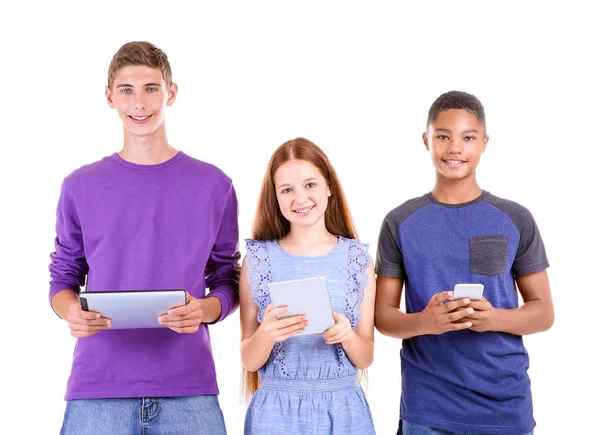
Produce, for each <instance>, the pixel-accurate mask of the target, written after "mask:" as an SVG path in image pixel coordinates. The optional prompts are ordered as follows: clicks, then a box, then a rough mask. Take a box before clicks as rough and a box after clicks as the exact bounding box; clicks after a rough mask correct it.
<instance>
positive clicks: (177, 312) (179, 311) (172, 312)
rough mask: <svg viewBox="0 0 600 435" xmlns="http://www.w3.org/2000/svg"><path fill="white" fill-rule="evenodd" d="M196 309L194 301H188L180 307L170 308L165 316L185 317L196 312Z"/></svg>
mask: <svg viewBox="0 0 600 435" xmlns="http://www.w3.org/2000/svg"><path fill="white" fill-rule="evenodd" d="M197 309H198V305H197V304H196V303H195V302H194V301H191V302H189V301H188V302H187V303H186V304H185V305H182V306H181V307H177V308H171V309H169V310H167V313H166V314H168V315H169V316H187V315H189V314H190V313H191V312H193V311H196V310H197Z"/></svg>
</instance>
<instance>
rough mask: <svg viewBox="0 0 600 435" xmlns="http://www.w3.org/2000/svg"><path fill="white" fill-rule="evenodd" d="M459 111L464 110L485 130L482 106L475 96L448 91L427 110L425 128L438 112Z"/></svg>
mask: <svg viewBox="0 0 600 435" xmlns="http://www.w3.org/2000/svg"><path fill="white" fill-rule="evenodd" d="M451 109H459V110H466V111H467V112H469V113H470V114H472V115H474V116H475V117H476V118H477V121H479V122H480V123H481V124H483V126H484V128H485V111H484V110H483V104H481V101H479V99H478V98H477V97H476V96H475V95H471V94H468V93H466V92H461V91H450V92H446V93H445V94H442V95H440V96H439V97H437V99H436V100H435V101H434V102H433V104H432V105H431V107H430V108H429V116H427V127H429V126H430V125H431V124H432V123H433V121H435V118H437V116H438V115H439V113H440V112H444V111H446V110H451Z"/></svg>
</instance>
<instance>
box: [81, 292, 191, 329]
mask: <svg viewBox="0 0 600 435" xmlns="http://www.w3.org/2000/svg"><path fill="white" fill-rule="evenodd" d="M79 300H80V301H81V308H82V309H83V310H85V311H97V312H99V313H100V314H102V317H108V318H110V319H111V320H112V327H111V328H110V329H134V328H166V326H164V325H161V324H160V323H158V319H157V317H158V316H159V315H161V314H164V313H166V312H167V310H168V309H170V308H175V307H178V306H181V305H185V290H133V291H86V292H81V293H80V294H79Z"/></svg>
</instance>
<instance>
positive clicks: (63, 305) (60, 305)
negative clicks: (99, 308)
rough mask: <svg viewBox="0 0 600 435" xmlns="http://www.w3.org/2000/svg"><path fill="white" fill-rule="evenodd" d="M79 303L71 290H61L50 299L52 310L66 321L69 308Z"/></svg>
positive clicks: (75, 294)
mask: <svg viewBox="0 0 600 435" xmlns="http://www.w3.org/2000/svg"><path fill="white" fill-rule="evenodd" d="M78 303H79V296H78V295H77V293H75V292H74V291H73V290H61V291H59V292H58V293H56V294H55V295H54V296H53V297H52V309H53V310H54V312H55V313H56V314H58V315H59V316H60V317H61V318H63V319H66V318H67V313H68V312H69V307H70V306H71V305H73V304H78Z"/></svg>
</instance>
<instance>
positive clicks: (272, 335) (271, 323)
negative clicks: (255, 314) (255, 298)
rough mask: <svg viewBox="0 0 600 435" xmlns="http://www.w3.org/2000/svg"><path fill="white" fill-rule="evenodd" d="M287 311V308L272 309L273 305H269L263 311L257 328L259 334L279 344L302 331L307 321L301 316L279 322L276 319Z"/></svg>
mask: <svg viewBox="0 0 600 435" xmlns="http://www.w3.org/2000/svg"><path fill="white" fill-rule="evenodd" d="M287 310H288V308H287V307H277V308H274V307H273V304H269V305H268V306H267V309H266V310H265V315H264V317H263V321H262V323H261V324H260V326H259V328H258V330H259V332H262V334H263V335H264V336H265V337H266V338H267V339H268V340H271V341H279V342H281V341H285V340H287V339H288V338H290V337H292V336H294V335H296V334H298V333H300V332H302V331H304V330H305V329H306V326H307V325H308V321H307V320H306V317H305V316H304V315H302V314H299V315H297V316H292V317H286V318H285V319H281V320H279V319H277V316H279V315H281V314H283V313H285V312H286V311H287Z"/></svg>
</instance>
